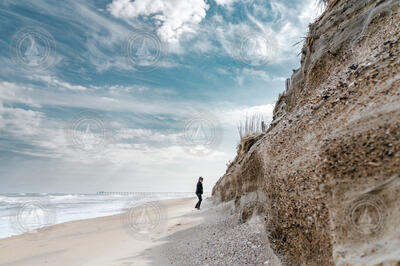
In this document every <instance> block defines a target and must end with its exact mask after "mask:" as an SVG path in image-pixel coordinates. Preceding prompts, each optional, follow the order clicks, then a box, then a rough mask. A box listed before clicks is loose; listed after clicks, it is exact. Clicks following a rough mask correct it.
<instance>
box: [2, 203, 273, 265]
mask: <svg viewBox="0 0 400 266" xmlns="http://www.w3.org/2000/svg"><path fill="white" fill-rule="evenodd" d="M195 203H196V199H195V198H185V199H174V200H166V201H159V202H157V203H156V205H157V206H158V207H159V210H161V212H162V213H163V214H165V215H156V216H153V217H162V219H163V220H162V222H161V223H160V224H159V226H158V227H157V229H158V230H154V231H155V233H154V234H151V236H149V237H146V235H143V234H135V233H134V232H133V230H132V228H129V226H128V224H127V223H126V217H125V216H124V215H113V216H107V217H100V218H94V219H87V220H80V221H73V222H67V223H63V224H58V225H54V226H51V227H47V228H45V229H44V230H40V231H39V232H36V233H26V234H24V235H20V236H14V237H10V238H5V239H1V240H0V265H1V266H5V265H15V266H17V265H29V266H35V265H51V266H53V265H57V266H59V265H68V266H75V265H76V266H78V265H79V266H80V265H85V266H89V265H93V266H94V265H95V266H102V265H104V266H119V265H121V266H122V265H124V266H129V265H207V264H208V265H239V264H240V265H244V264H246V263H247V264H249V265H279V263H278V260H277V258H275V257H274V255H273V254H272V253H270V252H268V250H269V249H268V244H267V243H266V242H265V241H266V237H264V236H263V234H262V232H263V230H262V229H261V230H259V227H258V226H259V224H260V223H256V222H254V221H257V217H254V219H252V220H251V221H249V222H248V223H240V222H239V220H238V219H237V218H238V213H235V211H234V209H233V204H232V203H226V204H222V205H219V206H214V205H213V204H212V203H211V201H210V200H205V201H204V203H203V207H202V210H201V211H198V210H195V209H194V208H193V207H194V204H195ZM124 217H125V218H124ZM161 225H163V226H161ZM161 229H162V230H161ZM266 261H269V263H265V262H266ZM264 263H265V264H264Z"/></svg>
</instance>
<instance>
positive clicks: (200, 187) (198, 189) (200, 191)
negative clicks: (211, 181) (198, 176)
mask: <svg viewBox="0 0 400 266" xmlns="http://www.w3.org/2000/svg"><path fill="white" fill-rule="evenodd" d="M196 194H203V184H202V183H201V182H200V181H199V182H197V186H196Z"/></svg>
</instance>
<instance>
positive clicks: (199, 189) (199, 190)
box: [195, 176, 203, 210]
mask: <svg viewBox="0 0 400 266" xmlns="http://www.w3.org/2000/svg"><path fill="white" fill-rule="evenodd" d="M202 194H203V177H201V176H200V177H199V181H198V182H197V186H196V195H197V197H198V198H199V201H198V202H197V204H196V206H195V208H196V209H198V210H200V204H201V201H202V200H203V199H202V198H201V195H202Z"/></svg>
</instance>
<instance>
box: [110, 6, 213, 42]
mask: <svg viewBox="0 0 400 266" xmlns="http://www.w3.org/2000/svg"><path fill="white" fill-rule="evenodd" d="M208 8H209V5H208V4H207V3H206V2H205V1H203V0H185V1H181V0H135V1H130V0H113V2H112V3H111V4H110V5H109V6H108V10H109V12H110V13H111V14H112V15H113V16H114V17H117V18H124V19H135V18H137V17H139V16H147V17H151V18H152V19H153V20H154V21H155V22H156V24H158V26H159V28H158V34H159V35H160V37H161V38H162V39H163V40H164V41H167V42H170V43H177V42H179V39H180V37H181V35H182V34H184V33H193V32H195V28H196V26H197V25H198V24H199V23H200V22H201V21H202V20H203V19H204V18H205V16H206V12H207V10H208Z"/></svg>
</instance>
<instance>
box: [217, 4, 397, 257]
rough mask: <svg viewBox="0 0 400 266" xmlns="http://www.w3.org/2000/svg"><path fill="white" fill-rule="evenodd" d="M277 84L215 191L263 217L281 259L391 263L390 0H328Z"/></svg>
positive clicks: (393, 37) (393, 7) (393, 18)
mask: <svg viewBox="0 0 400 266" xmlns="http://www.w3.org/2000/svg"><path fill="white" fill-rule="evenodd" d="M286 84H287V88H286V91H285V92H284V93H283V94H281V95H280V97H279V100H278V101H277V103H276V106H275V110H274V120H273V122H272V123H271V125H270V127H269V128H268V130H267V131H266V132H264V133H263V134H261V135H259V136H255V137H254V138H253V140H252V141H250V142H249V143H250V144H249V145H247V146H246V147H244V148H243V147H242V149H241V152H238V155H237V157H236V158H235V160H234V161H233V163H232V164H231V165H230V166H229V167H228V169H227V171H226V173H225V175H224V176H222V177H221V178H220V180H219V181H218V182H217V184H216V185H215V187H214V189H213V197H214V198H215V199H216V200H217V201H222V202H225V201H231V200H233V201H234V202H235V208H236V210H237V211H238V212H241V213H244V211H245V213H247V214H246V217H243V218H244V219H247V218H249V217H251V216H252V215H253V214H257V215H260V216H261V217H263V218H264V225H265V231H266V232H267V234H268V237H269V241H270V244H271V247H272V249H273V250H274V251H275V252H276V253H277V255H278V256H279V257H280V259H281V260H282V262H283V263H284V264H287V265H334V264H336V265H400V251H399V250H400V226H399V225H398V224H399V220H400V198H399V195H400V193H399V192H400V153H399V150H400V3H399V1H398V0H347V1H345V0H332V1H330V2H329V4H328V6H327V9H326V11H325V12H324V13H323V14H322V15H321V17H320V18H319V19H318V20H317V21H315V22H314V23H313V24H312V25H310V28H309V34H308V36H307V39H306V42H305V44H304V47H303V49H302V56H301V67H300V69H298V70H296V71H295V72H294V74H293V75H292V77H291V78H290V79H289V80H288V81H287V82H286ZM260 202H261V203H262V205H263V206H262V208H260V207H259V203H260ZM252 203H254V204H252Z"/></svg>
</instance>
